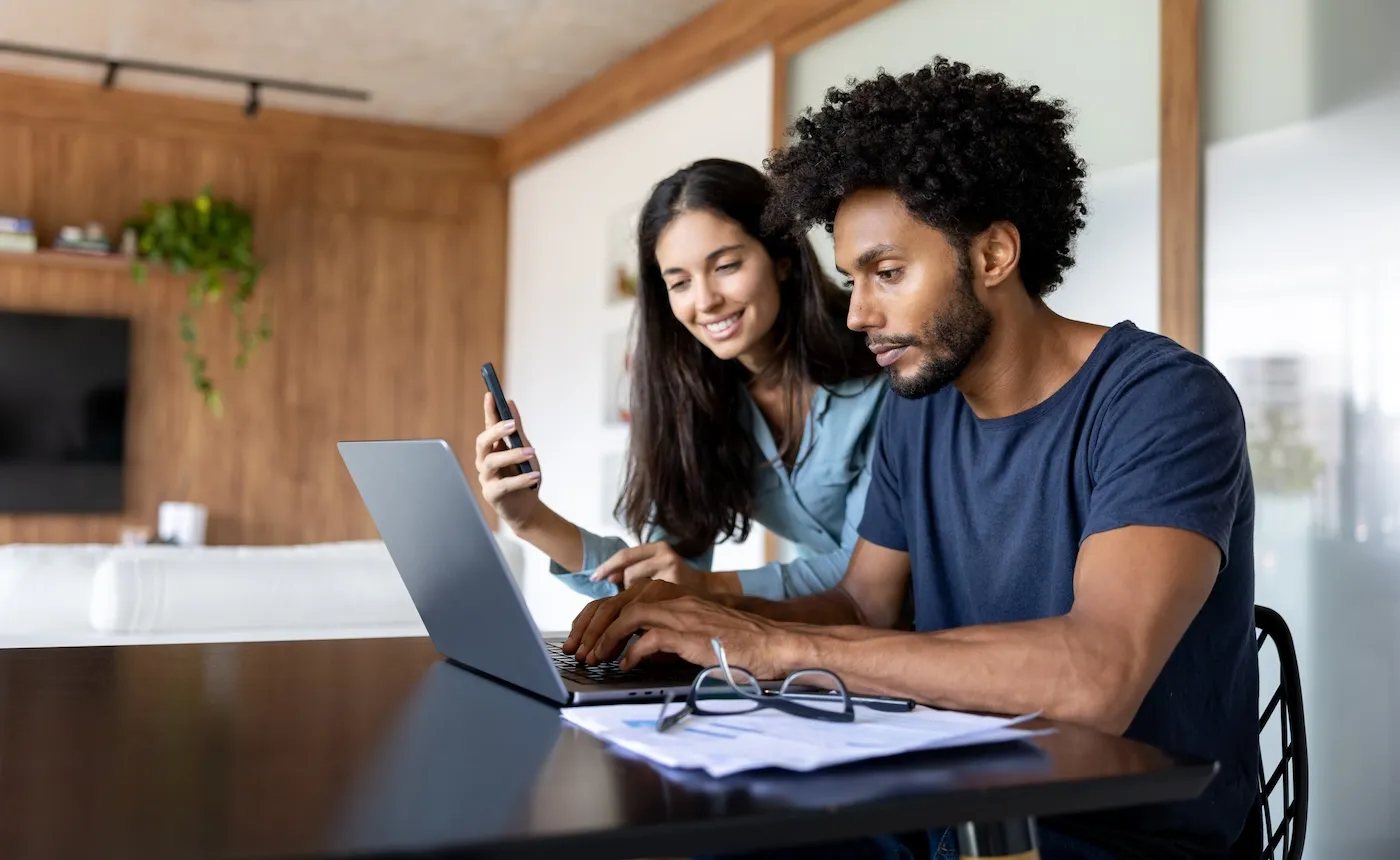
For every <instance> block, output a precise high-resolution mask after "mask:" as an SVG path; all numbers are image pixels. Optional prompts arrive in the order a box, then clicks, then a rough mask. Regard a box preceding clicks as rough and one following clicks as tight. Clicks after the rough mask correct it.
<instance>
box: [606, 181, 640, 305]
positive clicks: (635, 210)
mask: <svg viewBox="0 0 1400 860" xmlns="http://www.w3.org/2000/svg"><path fill="white" fill-rule="evenodd" d="M641 210H642V204H641V202H640V201H636V202H633V203H629V204H627V205H626V206H623V207H619V208H618V209H615V210H613V212H612V214H611V215H609V216H608V222H607V231H608V233H607V242H608V304H610V305H611V304H618V303H621V302H627V301H631V300H632V299H633V298H636V296H637V218H638V216H639V215H640V214H641Z"/></svg>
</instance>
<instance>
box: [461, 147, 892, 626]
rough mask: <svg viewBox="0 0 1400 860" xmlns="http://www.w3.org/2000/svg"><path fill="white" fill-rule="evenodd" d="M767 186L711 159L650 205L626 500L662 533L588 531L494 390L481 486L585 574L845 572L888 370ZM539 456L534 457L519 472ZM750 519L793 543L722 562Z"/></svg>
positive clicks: (630, 514)
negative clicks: (548, 497)
mask: <svg viewBox="0 0 1400 860" xmlns="http://www.w3.org/2000/svg"><path fill="white" fill-rule="evenodd" d="M770 196H771V190H770V187H769V184H768V181H767V179H766V178H765V177H764V176H763V174H762V173H760V172H759V171H758V170H756V169H754V168H753V167H750V166H748V165H745V164H741V163H738V162H734V161H726V160H722V159H706V160H703V161H698V162H696V163H694V164H692V165H690V166H689V167H686V168H684V169H683V170H680V171H678V172H677V173H675V174H673V175H672V176H670V177H668V178H666V179H665V180H663V181H662V182H661V183H659V184H658V185H657V186H656V187H655V189H653V191H652V194H651V196H650V198H649V199H648V200H647V202H646V205H645V207H644V208H643V210H642V214H641V221H640V226H639V230H638V240H639V241H638V246H639V247H638V253H639V263H640V267H639V269H640V277H639V281H638V288H637V300H636V301H637V318H636V320H635V324H636V326H637V336H638V337H637V346H636V350H635V351H634V353H633V357H632V387H631V407H632V420H631V437H630V442H629V446H628V455H627V471H626V480H625V483H624V489H623V493H622V497H621V499H620V500H619V501H618V505H617V509H616V512H617V513H618V514H619V516H620V518H621V519H622V520H623V521H624V522H625V523H626V524H627V526H628V528H629V530H630V531H631V532H632V533H633V534H634V535H636V536H637V537H638V538H639V539H642V538H644V537H645V539H647V540H649V541H650V542H649V543H644V544H642V545H640V546H635V547H629V546H628V545H627V543H626V542H625V541H623V540H622V539H620V538H615V537H600V536H598V535H594V534H591V533H589V532H587V531H585V530H583V529H581V528H579V527H578V526H575V525H574V524H573V523H571V522H569V521H568V520H566V519H564V518H563V517H561V516H560V515H559V514H557V513H556V512H554V511H553V510H552V509H550V508H549V507H548V506H547V505H545V504H544V503H543V502H542V501H541V500H540V498H539V495H538V492H537V489H536V488H537V485H538V484H539V481H540V479H541V475H542V472H541V470H540V466H539V460H538V458H537V457H536V456H535V453H534V450H533V449H532V448H531V447H530V444H529V441H528V439H525V440H524V445H523V447H522V448H519V449H508V448H506V447H505V446H504V444H503V442H502V440H503V439H504V438H505V437H506V436H507V435H509V434H510V433H511V432H512V430H513V429H515V428H514V425H512V424H510V423H509V422H500V421H499V420H498V418H497V415H496V409H495V406H494V404H493V402H492V400H491V397H490V395H487V396H486V397H485V398H484V401H483V403H484V407H485V415H486V429H485V430H484V431H483V432H482V433H481V435H480V436H479V437H478V438H477V445H476V467H477V472H478V477H479V479H480V481H481V487H482V492H483V495H484V496H485V497H486V500H487V501H488V502H489V503H490V504H491V505H492V506H493V507H494V508H495V510H496V512H497V513H498V514H499V515H500V517H501V519H502V520H504V521H505V523H506V524H507V525H509V526H510V527H511V529H512V530H513V531H514V532H515V534H516V535H518V536H519V537H520V538H522V539H523V540H525V541H528V542H529V543H531V544H533V545H534V546H536V547H538V548H539V549H540V550H542V551H543V552H544V553H545V554H546V555H548V556H549V557H550V559H551V560H552V562H553V564H552V565H551V570H552V571H553V572H554V573H556V574H559V575H561V576H567V577H568V582H569V584H570V585H571V586H572V587H573V588H574V589H575V590H577V591H580V592H582V593H584V594H588V595H590V596H593V597H603V596H607V595H610V594H614V593H616V591H617V589H618V587H627V586H630V585H632V584H633V583H634V582H637V581H639V580H645V579H650V578H657V579H665V580H669V581H671V582H675V583H678V584H680V585H683V586H687V587H689V588H692V589H696V590H700V591H705V592H712V593H722V592H730V593H737V592H742V593H746V594H753V595H757V596H762V597H770V598H775V599H776V598H782V597H791V596H797V595H803V594H813V593H817V592H820V591H824V590H826V589H828V588H830V587H832V586H833V585H835V584H836V583H837V582H838V581H839V580H840V579H841V577H842V576H843V575H844V574H845V572H846V563H847V561H848V560H849V558H850V553H851V550H852V549H853V548H854V546H855V542H856V527H857V525H858V524H859V522H860V517H861V514H862V512H863V509H864V505H865V492H866V488H867V486H868V481H869V470H868V468H867V462H868V458H869V455H870V450H871V445H872V443H873V441H874V435H875V434H874V429H875V423H876V419H877V417H878V415H879V411H880V406H881V403H882V401H883V398H884V396H885V392H886V390H887V382H886V380H885V378H884V376H883V375H881V374H880V373H879V368H878V366H877V364H876V362H875V359H874V356H872V355H871V353H870V351H869V350H868V349H867V348H866V345H865V341H864V337H863V336H862V335H860V334H857V333H855V332H852V331H850V330H848V329H847V328H846V311H847V307H848V304H849V296H848V295H847V294H846V293H845V291H843V290H841V289H840V288H839V287H838V286H837V285H836V284H834V283H832V281H831V280H830V279H829V278H827V277H826V275H825V274H824V273H823V272H822V271H821V269H820V267H819V266H818V264H817V261H816V259H815V257H814V256H813V252H812V248H811V246H810V245H809V244H808V242H807V241H806V239H805V238H802V237H800V236H794V235H792V234H791V232H790V231H787V230H783V229H776V230H765V229H764V228H763V220H762V219H763V214H764V210H765V208H766V207H767V205H768V202H769V198H770ZM511 408H512V410H516V407H515V405H514V404H511ZM515 414H516V417H517V419H519V418H520V413H519V411H518V410H516V411H515ZM519 423H520V430H521V431H522V433H523V429H524V422H523V421H520V422H519ZM527 460H528V461H529V462H530V463H531V464H532V465H533V467H534V468H533V471H531V472H528V473H525V474H516V473H517V466H518V465H519V464H520V463H523V462H525V461H527ZM753 522H758V523H760V524H762V525H763V526H764V527H766V528H768V529H769V530H770V531H772V532H774V533H776V534H778V535H780V536H782V537H784V538H787V539H788V540H789V541H791V542H792V543H793V544H794V545H795V546H796V550H797V552H796V554H797V558H796V559H795V560H793V561H791V562H788V563H785V564H784V563H777V562H774V563H771V564H768V565H765V566H763V567H760V568H756V569H753V570H745V571H723V572H710V571H709V570H708V568H709V566H710V558H711V555H712V550H713V547H714V545H715V544H716V543H717V542H719V541H722V540H725V539H731V538H732V539H736V540H742V539H744V538H745V537H747V536H748V533H749V529H750V526H751V524H752V523H753ZM570 574H572V575H570Z"/></svg>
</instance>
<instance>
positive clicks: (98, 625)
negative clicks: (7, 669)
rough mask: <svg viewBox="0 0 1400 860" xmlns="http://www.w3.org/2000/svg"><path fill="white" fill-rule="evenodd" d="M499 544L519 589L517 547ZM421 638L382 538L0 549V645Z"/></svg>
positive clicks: (502, 538)
mask: <svg viewBox="0 0 1400 860" xmlns="http://www.w3.org/2000/svg"><path fill="white" fill-rule="evenodd" d="M498 542H499V544H500V546H501V549H502V554H503V555H504V556H505V558H506V561H507V563H508V564H509V565H510V567H511V569H512V573H513V575H514V576H515V578H516V582H517V584H519V582H520V572H521V570H522V568H523V565H524V560H523V553H522V551H521V548H520V546H519V544H518V543H517V542H516V541H515V540H514V539H512V538H509V537H505V536H498ZM424 633H425V631H424V630H423V624H422V622H421V621H420V620H419V618H418V613H417V611H416V610H415V609H414V607H413V603H412V601H411V600H410V599H409V596H408V592H407V590H406V589H405V588H404V585H403V581H402V580H401V579H400V578H399V575H398V572H397V571H396V570H395V569H394V566H393V563H392V562H391V561H390V559H389V555H388V552H387V551H386V550H385V548H384V544H383V543H382V542H380V541H349V542H341V543H326V544H311V545H302V546H282V547H189V548H185V547H172V546H135V547H128V546H111V545H105V544H72V545H54V544H9V545H5V546H0V648H24V647H51V646H67V645H111V644H150V643H168V642H221V641H255V640H274V639H331V638H367V637H377V636H422V635H424Z"/></svg>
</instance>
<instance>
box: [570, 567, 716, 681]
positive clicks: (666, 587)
mask: <svg viewBox="0 0 1400 860" xmlns="http://www.w3.org/2000/svg"><path fill="white" fill-rule="evenodd" d="M678 597H699V598H703V597H704V595H703V594H701V593H700V592H698V591H695V590H693V589H689V588H686V587H684V586H681V585H676V584H675V583H673V582H666V581H664V580H660V579H650V580H646V581H645V582H642V583H639V584H637V585H635V586H633V587H632V588H629V589H627V590H626V591H623V592H621V593H619V594H616V595H614V596H612V597H604V598H602V599H600V600H595V601H593V602H592V603H590V604H588V605H587V606H585V607H584V608H583V611H582V612H580V613H579V614H578V617H577V618H575V619H574V626H573V629H572V630H570V631H569V638H567V639H565V640H564V652H565V653H566V654H573V655H574V656H576V657H578V658H579V659H582V660H585V661H587V662H590V663H600V662H605V661H608V660H615V659H617V656H618V655H617V654H615V653H614V654H599V655H593V653H592V652H593V649H594V647H595V646H596V645H597V644H598V639H599V638H600V637H601V636H602V635H603V631H605V630H607V629H608V628H609V627H610V626H612V623H613V622H614V621H616V620H617V616H618V615H619V614H620V613H621V612H622V610H623V609H625V608H627V607H628V606H630V605H631V604H632V603H634V602H637V601H641V602H643V603H657V602H660V601H664V600H675V599H676V598H678ZM626 641H627V640H626V638H624V639H623V641H622V643H620V644H621V645H625V644H626ZM614 650H615V651H617V652H619V653H620V652H621V650H622V648H621V647H617V648H615V649H614ZM590 655H591V656H592V658H593V659H590Z"/></svg>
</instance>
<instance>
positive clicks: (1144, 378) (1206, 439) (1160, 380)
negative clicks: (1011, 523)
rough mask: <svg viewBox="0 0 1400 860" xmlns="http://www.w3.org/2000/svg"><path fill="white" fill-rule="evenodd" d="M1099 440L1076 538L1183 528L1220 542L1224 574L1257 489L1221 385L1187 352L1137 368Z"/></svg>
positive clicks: (1230, 395)
mask: <svg viewBox="0 0 1400 860" xmlns="http://www.w3.org/2000/svg"><path fill="white" fill-rule="evenodd" d="M1095 436H1096V438H1095V439H1094V440H1093V442H1092V444H1091V446H1090V451H1089V456H1090V473H1091V475H1092V486H1091V490H1090V496H1089V516H1088V521H1087V523H1086V524H1085V527H1084V533H1083V535H1081V538H1080V539H1081V540H1082V539H1084V538H1087V537H1088V536H1089V535H1092V534H1095V533H1097V532H1103V531H1109V530H1111V529H1116V528H1120V527H1123V526H1131V525H1143V526H1167V527H1172V528H1179V529H1185V530H1189V531H1193V532H1196V533H1198V534H1201V535H1204V536H1205V537H1207V538H1209V539H1210V540H1212V541H1214V542H1215V543H1216V545H1217V546H1219V547H1220V553H1221V565H1222V567H1223V566H1224V563H1225V560H1226V559H1227V558H1228V557H1229V554H1230V532H1231V530H1232V528H1233V526H1234V522H1235V518H1236V515H1237V512H1238V509H1239V505H1240V502H1241V500H1242V499H1243V498H1244V495H1245V493H1246V492H1247V490H1248V488H1249V486H1250V481H1251V480H1252V479H1251V477H1250V471H1249V455H1248V448H1247V447H1246V442H1245V426H1244V415H1243V413H1242V411H1241V409H1240V405H1239V400H1238V399H1237V398H1236V397H1235V392H1234V390H1233V389H1232V388H1231V387H1230V384H1229V383H1228V382H1227V381H1226V380H1225V378H1224V376H1222V375H1221V374H1220V372H1219V371H1218V370H1216V369H1215V368H1214V367H1213V366H1211V365H1210V364H1209V363H1207V362H1206V361H1205V360H1204V359H1202V358H1200V357H1199V356H1194V355H1189V354H1184V353H1178V354H1174V355H1171V356H1167V357H1163V358H1161V359H1159V360H1156V361H1152V362H1149V363H1147V364H1146V365H1145V366H1143V367H1140V368H1135V369H1134V370H1133V371H1132V374H1131V376H1130V377H1129V378H1128V379H1126V380H1125V381H1124V383H1123V384H1122V385H1121V386H1119V387H1118V389H1117V390H1116V391H1115V392H1114V393H1113V394H1112V395H1111V400H1110V401H1109V402H1108V404H1107V405H1106V406H1105V408H1104V412H1103V414H1102V418H1101V420H1100V422H1099V427H1098V428H1097V432H1096V433H1095Z"/></svg>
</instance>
